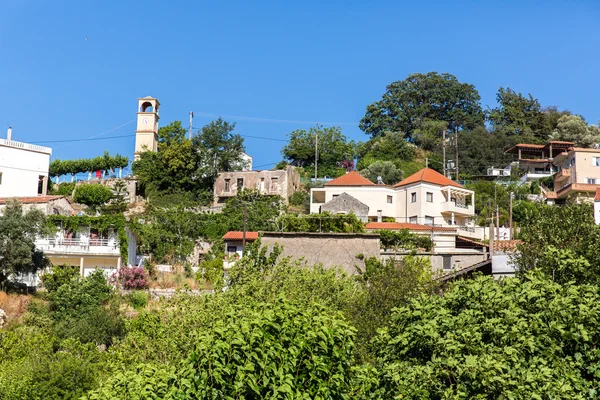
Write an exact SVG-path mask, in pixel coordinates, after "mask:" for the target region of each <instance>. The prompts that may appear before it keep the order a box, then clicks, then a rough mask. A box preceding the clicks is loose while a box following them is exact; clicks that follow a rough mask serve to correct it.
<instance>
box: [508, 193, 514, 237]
mask: <svg viewBox="0 0 600 400" xmlns="http://www.w3.org/2000/svg"><path fill="white" fill-rule="evenodd" d="M513 194H514V193H513V192H510V217H509V222H508V224H509V225H508V231H509V239H510V240H512V239H513V237H514V234H513V220H512V203H513Z"/></svg>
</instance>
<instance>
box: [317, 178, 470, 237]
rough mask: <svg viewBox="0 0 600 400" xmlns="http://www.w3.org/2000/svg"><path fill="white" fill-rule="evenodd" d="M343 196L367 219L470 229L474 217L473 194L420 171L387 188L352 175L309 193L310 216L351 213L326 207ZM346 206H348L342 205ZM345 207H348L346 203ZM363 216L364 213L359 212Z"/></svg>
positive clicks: (451, 182) (447, 179) (348, 210)
mask: <svg viewBox="0 0 600 400" xmlns="http://www.w3.org/2000/svg"><path fill="white" fill-rule="evenodd" d="M343 193H346V194H347V195H349V196H352V197H353V198H355V199H356V200H358V203H357V204H360V203H362V204H364V205H366V206H367V207H368V211H367V216H368V219H371V220H376V221H379V222H381V221H383V219H384V218H393V219H394V220H395V221H396V222H407V223H413V224H424V225H453V226H459V225H461V226H471V225H473V222H472V218H473V216H474V215H475V209H474V200H475V193H474V192H473V191H472V190H468V189H465V188H464V187H463V186H461V185H459V184H458V183H456V182H454V181H452V180H451V179H449V178H447V177H445V176H444V175H442V174H440V173H439V172H437V171H435V170H433V169H430V168H424V169H422V170H420V171H419V172H417V173H415V174H413V175H411V176H409V177H408V178H406V179H404V180H403V181H401V182H399V183H397V184H395V185H393V186H390V185H382V184H375V183H373V182H371V181H370V180H368V179H367V178H365V177H363V176H361V175H360V174H359V173H358V172H356V171H352V172H349V173H347V174H345V175H342V176H341V177H339V178H336V179H334V180H332V181H330V182H328V183H326V184H325V185H324V186H323V188H313V189H311V191H310V212H311V213H320V212H322V211H324V210H329V211H332V212H333V213H347V212H350V211H352V212H354V213H355V214H357V215H358V213H357V212H356V210H354V209H341V208H339V207H338V208H337V209H336V208H333V207H330V205H331V204H332V203H335V202H336V200H337V198H338V197H339V196H341V195H342V194H343ZM344 203H348V202H344ZM348 204H349V203H348ZM360 212H361V213H363V214H364V210H361V211H360Z"/></svg>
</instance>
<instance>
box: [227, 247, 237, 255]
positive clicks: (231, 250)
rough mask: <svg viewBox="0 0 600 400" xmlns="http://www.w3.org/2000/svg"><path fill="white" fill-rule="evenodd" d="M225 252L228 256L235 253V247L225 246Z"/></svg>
mask: <svg viewBox="0 0 600 400" xmlns="http://www.w3.org/2000/svg"><path fill="white" fill-rule="evenodd" d="M227 252H228V253H229V254H231V253H235V252H237V246H227Z"/></svg>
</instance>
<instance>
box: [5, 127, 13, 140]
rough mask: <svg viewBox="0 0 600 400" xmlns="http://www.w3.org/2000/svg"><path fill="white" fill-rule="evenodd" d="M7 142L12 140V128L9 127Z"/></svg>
mask: <svg viewBox="0 0 600 400" xmlns="http://www.w3.org/2000/svg"><path fill="white" fill-rule="evenodd" d="M6 140H8V141H9V142H10V141H11V140H12V128H11V127H10V126H9V127H8V130H7V131H6Z"/></svg>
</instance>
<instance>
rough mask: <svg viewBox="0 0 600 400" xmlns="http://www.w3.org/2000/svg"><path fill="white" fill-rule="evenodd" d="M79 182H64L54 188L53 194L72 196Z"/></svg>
mask: <svg viewBox="0 0 600 400" xmlns="http://www.w3.org/2000/svg"><path fill="white" fill-rule="evenodd" d="M76 185H77V182H62V183H59V184H58V185H56V186H55V187H54V188H52V190H51V192H52V194H54V195H59V196H72V195H73V190H75V186H76Z"/></svg>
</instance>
